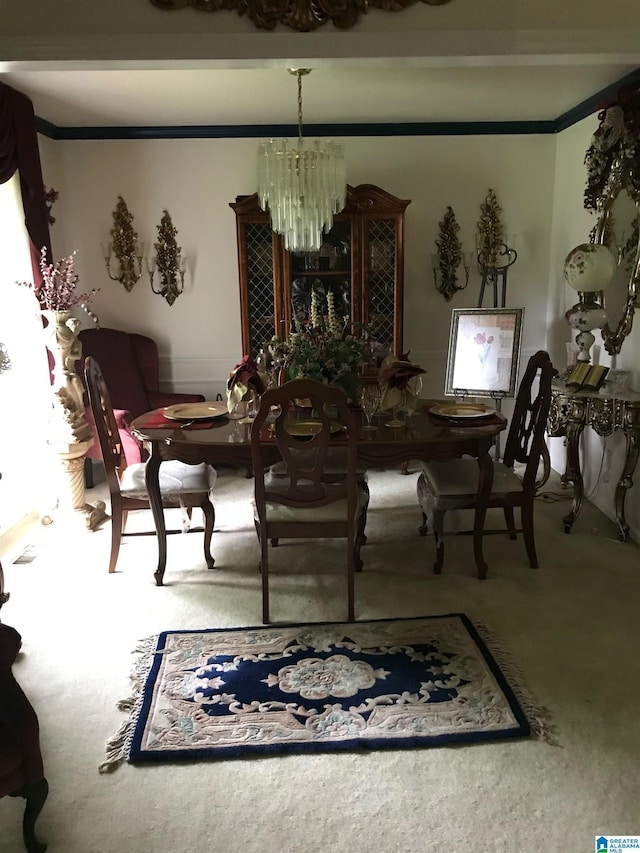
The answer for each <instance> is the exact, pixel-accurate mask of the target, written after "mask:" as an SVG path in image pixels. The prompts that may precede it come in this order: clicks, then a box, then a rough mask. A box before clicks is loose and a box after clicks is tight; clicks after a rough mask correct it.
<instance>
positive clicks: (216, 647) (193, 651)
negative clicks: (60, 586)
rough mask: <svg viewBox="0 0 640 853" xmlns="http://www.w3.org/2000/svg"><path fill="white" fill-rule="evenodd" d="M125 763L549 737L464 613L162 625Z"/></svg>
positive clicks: (121, 747) (123, 734)
mask: <svg viewBox="0 0 640 853" xmlns="http://www.w3.org/2000/svg"><path fill="white" fill-rule="evenodd" d="M136 651H137V652H138V658H137V663H136V666H135V668H134V672H133V674H132V680H133V683H134V691H133V695H132V696H131V697H130V698H129V699H127V700H124V701H123V702H121V703H120V705H119V707H120V708H121V709H122V710H124V711H127V712H128V714H129V717H128V719H127V721H126V722H124V723H123V725H122V727H121V729H120V731H119V732H118V733H117V734H116V735H115V736H114V737H113V738H112V739H111V741H110V742H109V744H108V745H107V758H106V761H105V762H104V764H102V765H101V768H100V770H101V772H104V771H107V770H110V769H112V768H113V767H115V766H117V765H118V764H119V763H121V762H122V761H125V760H128V761H130V762H133V763H135V764H138V763H143V762H159V761H177V760H185V759H212V758H213V759H215V758H218V759H222V758H228V757H232V756H249V755H260V754H262V755H276V754H282V753H287V752H289V753H290V752H311V751H326V750H341V749H381V748H393V749H404V748H409V747H412V748H415V747H432V746H440V745H445V744H464V743H467V744H470V743H476V742H479V741H493V740H500V739H504V738H522V737H527V736H529V735H531V734H538V735H542V736H544V737H545V738H546V739H548V740H550V738H549V731H550V729H549V727H548V725H547V721H546V716H547V715H546V712H545V710H544V709H541V708H538V707H536V705H535V703H534V702H533V701H532V700H531V698H530V697H529V695H528V694H527V692H526V691H525V690H524V688H523V685H522V684H521V683H520V679H519V677H517V668H516V667H515V666H514V664H513V662H512V661H511V659H510V656H509V655H508V654H507V653H506V651H505V650H504V648H502V647H501V644H499V643H497V642H496V641H495V639H493V638H491V636H490V634H489V632H488V631H487V629H486V628H484V627H482V626H479V625H474V624H473V623H472V622H471V621H470V620H469V619H468V618H467V617H466V616H465V615H464V614H460V613H456V614H450V615H446V616H427V617H421V618H413V619H384V620H376V621H371V622H344V623H318V624H307V625H286V626H261V627H253V628H225V629H206V630H201V631H190V630H184V631H163V632H162V633H161V634H160V635H159V636H156V637H152V638H149V639H147V640H145V641H143V642H142V643H141V644H140V647H139V648H138V649H137V650H136Z"/></svg>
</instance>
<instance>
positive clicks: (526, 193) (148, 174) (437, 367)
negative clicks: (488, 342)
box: [41, 136, 555, 411]
mask: <svg viewBox="0 0 640 853" xmlns="http://www.w3.org/2000/svg"><path fill="white" fill-rule="evenodd" d="M344 141H345V147H346V152H347V161H348V169H347V174H348V180H349V183H351V184H352V185H356V184H359V183H375V184H377V185H379V186H381V187H382V188H383V189H385V190H387V191H389V192H391V193H393V194H394V195H397V196H399V197H401V198H408V199H411V204H410V205H409V207H408V209H407V214H406V234H405V237H406V251H405V317H404V320H405V340H404V346H405V349H410V350H411V357H412V359H414V360H416V361H418V362H420V363H421V364H422V365H423V366H424V367H425V368H426V369H427V370H428V375H427V382H426V387H425V394H429V395H433V396H439V395H441V394H442V391H443V388H444V373H445V363H446V353H447V346H448V336H449V324H450V317H451V308H452V307H458V308H464V307H474V306H475V305H476V303H477V299H478V293H479V276H478V273H477V271H476V270H474V271H473V272H472V275H471V278H470V282H469V286H468V288H467V290H465V291H462V292H460V293H458V294H457V295H456V296H455V297H454V299H453V300H452V302H450V303H447V302H445V300H444V298H443V297H442V296H440V295H439V294H438V292H437V291H436V289H435V287H434V284H433V274H432V270H431V267H430V254H431V252H433V251H434V249H435V246H434V241H435V239H436V238H437V236H438V223H439V221H440V220H441V219H442V217H443V216H444V213H445V211H446V208H447V205H451V206H452V207H453V209H454V211H455V213H456V217H457V219H458V222H459V224H460V227H461V230H460V238H461V240H462V241H463V244H466V245H467V247H468V248H469V249H472V248H473V246H474V239H475V232H476V223H477V220H478V218H479V216H480V205H481V203H482V202H483V201H484V199H485V197H486V194H487V192H488V189H489V188H490V187H491V188H493V189H494V191H495V192H496V194H497V197H498V200H499V202H500V204H501V206H502V208H503V221H504V224H505V230H506V231H507V232H516V233H517V234H518V236H519V246H518V252H519V256H518V260H517V262H516V264H515V265H514V266H513V267H512V269H511V270H510V274H509V286H508V298H507V305H508V306H509V307H520V306H524V307H525V319H524V331H523V353H522V361H523V362H524V361H526V358H528V356H529V355H530V354H531V353H532V352H535V350H536V349H539V348H541V347H545V346H546V337H547V329H546V323H547V320H546V311H547V299H548V295H547V290H548V284H549V282H548V275H547V268H548V266H547V258H548V257H549V250H550V240H551V221H550V219H551V217H550V209H551V208H550V204H551V201H550V200H551V198H552V191H553V165H554V156H555V139H554V138H553V137H552V136H496V137H489V136H487V137H482V138H474V137H462V136H460V137H451V138H444V137H429V138H424V137H397V138H386V137H385V138H367V137H365V138H347V139H345V140H344ZM256 147H257V141H256V140H252V139H248V140H245V139H239V140H167V141H97V142H92V141H79V142H74V141H64V142H55V143H52V142H51V141H50V140H44V142H43V144H42V146H41V153H42V163H43V174H44V180H45V184H46V185H47V186H54V187H56V188H57V189H58V190H59V191H60V199H59V201H58V202H57V203H56V205H55V208H54V211H53V212H54V215H55V217H56V220H57V221H56V224H55V225H54V226H53V227H52V242H53V247H54V253H55V254H56V256H57V257H60V256H62V255H66V254H69V253H70V252H72V251H73V250H74V249H77V250H78V255H77V259H76V267H77V270H78V272H79V274H80V286H81V287H82V288H88V287H98V288H100V291H99V293H98V294H97V295H96V297H95V301H94V307H95V311H96V313H97V314H98V317H99V319H100V323H101V325H103V326H111V327H115V328H121V329H127V330H136V331H140V332H142V333H145V334H149V335H151V336H152V337H154V338H155V339H156V340H157V341H158V344H159V348H160V353H161V358H162V367H161V371H162V379H163V381H164V383H165V384H166V385H167V386H172V387H174V388H175V389H178V390H183V391H198V392H202V393H205V394H207V395H209V394H210V393H215V392H217V391H219V390H221V389H222V384H223V383H224V381H225V379H226V377H227V375H228V372H229V370H230V368H231V367H233V365H234V364H235V363H236V362H237V361H238V360H239V358H240V357H241V356H242V352H241V338H240V306H239V289H238V262H237V248H236V231H235V216H234V213H233V211H232V210H231V209H230V207H229V202H231V201H233V200H235V197H236V196H237V195H242V194H247V193H251V192H253V191H254V190H255V156H256ZM118 194H121V195H122V196H123V197H124V199H125V200H126V202H127V205H128V207H129V210H130V211H131V213H132V214H133V215H134V222H133V225H134V227H135V228H136V230H137V232H138V235H139V238H140V239H141V240H144V241H145V242H146V244H147V251H150V250H151V245H152V243H153V241H154V240H155V239H156V236H157V232H156V227H155V226H156V225H157V224H158V223H159V222H160V218H161V216H162V210H163V208H165V207H166V208H167V209H168V210H169V212H170V214H171V217H172V219H173V223H174V225H175V227H176V228H177V229H178V235H177V240H178V244H179V245H180V246H182V248H183V250H184V252H185V253H186V254H187V256H188V258H189V271H188V274H187V278H186V281H185V292H184V293H183V294H182V295H181V296H180V297H179V298H178V299H177V301H176V302H175V303H174V305H173V306H172V307H169V306H168V304H167V303H166V301H165V300H164V299H162V298H161V297H159V296H156V295H154V294H152V292H151V290H150V287H149V283H148V278H147V275H146V273H145V274H144V276H143V278H142V279H141V280H140V281H139V282H138V283H137V284H136V285H135V287H134V288H133V290H132V291H131V292H130V293H128V292H127V291H126V290H125V289H124V287H122V285H120V284H119V283H117V282H112V281H110V280H109V279H108V278H107V275H106V270H105V265H104V261H103V259H102V255H101V249H100V242H101V241H104V240H105V239H106V238H107V236H108V232H109V229H110V228H111V226H112V224H113V220H112V212H113V210H114V209H115V206H116V203H117V195H118ZM485 306H486V307H489V303H488V299H487V296H485ZM507 408H508V407H507V406H505V411H507Z"/></svg>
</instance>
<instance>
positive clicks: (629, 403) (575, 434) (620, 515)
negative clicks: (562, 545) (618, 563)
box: [547, 379, 640, 542]
mask: <svg viewBox="0 0 640 853" xmlns="http://www.w3.org/2000/svg"><path fill="white" fill-rule="evenodd" d="M586 426H590V427H591V428H592V429H593V430H595V432H596V433H597V434H598V435H601V436H607V435H611V433H612V432H613V431H614V430H617V429H619V430H622V431H623V432H624V434H625V438H626V452H625V458H624V465H623V467H622V472H621V474H620V478H619V480H618V484H617V486H616V492H615V498H614V504H615V515H616V521H617V523H618V528H619V538H620V540H621V541H622V542H626V541H627V539H628V537H629V525H628V524H627V522H626V519H625V516H624V501H625V497H626V494H627V491H628V490H629V489H630V488H631V486H633V474H634V471H635V469H636V464H637V462H638V456H639V455H640V394H639V393H637V392H635V391H623V392H620V393H618V394H615V395H614V394H613V393H611V392H608V391H606V390H603V391H601V392H598V393H591V392H588V391H573V390H571V389H570V388H567V387H566V385H565V384H564V383H563V382H562V381H560V380H557V379H556V380H554V383H553V390H552V396H551V409H550V411H549V420H548V424H547V434H548V435H549V436H552V437H556V436H565V438H566V447H567V462H566V467H565V471H564V474H563V475H562V477H561V480H560V481H561V483H562V485H563V486H564V487H566V486H568V484H569V483H573V504H572V507H571V511H570V512H569V513H568V515H565V516H564V518H563V519H562V521H563V523H564V530H565V533H569V532H570V531H571V528H572V526H573V523H574V521H575V520H576V518H577V517H578V515H579V513H580V509H581V507H582V500H583V497H584V484H583V481H582V472H581V470H580V448H579V445H580V436H581V435H582V431H583V430H584V428H585V427H586Z"/></svg>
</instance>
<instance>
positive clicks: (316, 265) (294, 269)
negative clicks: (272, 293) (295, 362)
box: [288, 217, 357, 331]
mask: <svg viewBox="0 0 640 853" xmlns="http://www.w3.org/2000/svg"><path fill="white" fill-rule="evenodd" d="M288 275H289V282H290V284H289V299H288V303H289V305H288V308H289V318H288V319H289V322H290V324H291V327H292V329H293V330H294V331H295V328H296V324H300V323H302V324H306V323H309V322H310V319H311V316H310V315H311V296H312V294H313V293H315V294H317V304H318V310H319V312H320V314H322V315H323V316H326V314H327V296H328V295H329V293H331V294H333V305H334V308H335V312H336V314H337V315H338V317H340V318H342V320H343V322H344V323H345V324H346V323H350V322H353V319H354V317H357V312H356V310H355V309H356V305H355V300H354V294H353V288H352V285H351V282H352V271H351V222H350V220H349V219H346V218H344V219H342V220H340V219H339V218H338V217H336V218H335V219H334V225H333V227H332V228H331V230H330V231H328V232H327V233H326V234H325V236H324V240H323V243H322V245H321V247H320V251H319V252H307V253H300V254H298V253H292V254H290V255H289V274H288Z"/></svg>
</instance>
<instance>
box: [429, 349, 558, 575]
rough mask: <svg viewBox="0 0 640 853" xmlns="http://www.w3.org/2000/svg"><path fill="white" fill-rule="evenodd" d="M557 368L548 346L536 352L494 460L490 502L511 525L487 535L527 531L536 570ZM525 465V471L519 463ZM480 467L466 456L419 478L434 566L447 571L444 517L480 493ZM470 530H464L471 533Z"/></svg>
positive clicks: (467, 505) (469, 504)
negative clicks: (542, 474)
mask: <svg viewBox="0 0 640 853" xmlns="http://www.w3.org/2000/svg"><path fill="white" fill-rule="evenodd" d="M553 374H554V369H553V365H552V364H551V360H550V359H549V355H548V353H546V352H544V351H543V350H540V351H538V352H537V353H536V354H535V355H533V356H531V358H530V359H529V363H528V364H527V368H526V370H525V373H524V376H523V377H522V380H521V382H520V386H519V388H518V393H517V395H516V401H515V407H514V411H513V417H512V419H511V423H510V425H509V432H508V435H507V441H506V446H505V451H504V457H503V460H502V462H494V466H493V468H494V476H493V487H492V491H491V495H490V498H489V503H488V507H499V508H502V510H503V512H504V518H505V522H506V528H502V529H498V530H485V531H483V533H484V534H497V533H501V534H505V533H508V534H509V538H510V539H516V538H517V536H516V534H517V533H522V535H523V538H524V544H525V548H526V551H527V556H528V558H529V565H530V566H531V568H532V569H536V568H537V567H538V557H537V554H536V545H535V538H534V526H533V507H534V499H535V496H536V491H537V488H538V485H539V480H538V467H539V465H540V461H541V459H542V458H543V449H544V447H545V443H544V432H545V428H546V425H547V416H548V414H549V407H550V405H551V380H552V378H553ZM516 464H518V465H520V466H524V471H523V473H522V476H519V475H517V474H516V473H515V472H514V466H515V465H516ZM478 482H479V471H478V464H477V462H476V460H475V459H470V458H462V459H452V460H450V461H434V462H426V463H424V464H423V469H422V473H421V474H420V477H419V478H418V483H417V489H418V502H419V504H420V507H421V509H422V525H421V527H420V528H419V532H420V535H421V536H425V535H426V533H427V531H428V526H429V523H432V524H433V531H434V535H435V541H436V560H435V562H434V564H433V570H434V572H436V574H439V573H440V572H441V571H442V564H443V562H444V517H445V514H446V513H447V511H448V510H451V509H459V510H461V509H473V508H475V505H476V499H477V493H478ZM516 507H518V508H519V509H520V522H521V526H520V527H519V528H516V526H515V518H514V509H515V508H516ZM470 532H471V531H466V530H464V531H459V533H470Z"/></svg>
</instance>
